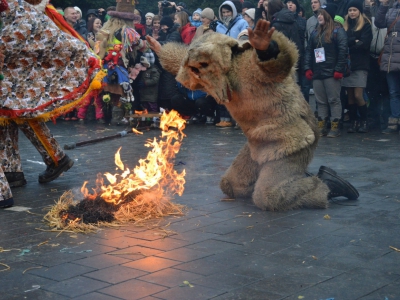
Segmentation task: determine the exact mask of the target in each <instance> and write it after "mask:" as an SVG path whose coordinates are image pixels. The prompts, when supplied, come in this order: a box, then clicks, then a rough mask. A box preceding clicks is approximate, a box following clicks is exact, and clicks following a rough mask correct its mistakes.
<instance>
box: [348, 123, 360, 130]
mask: <svg viewBox="0 0 400 300" xmlns="http://www.w3.org/2000/svg"><path fill="white" fill-rule="evenodd" d="M358 127H359V124H358V121H351V126H350V127H349V128H348V129H347V133H356V132H357V131H358Z"/></svg>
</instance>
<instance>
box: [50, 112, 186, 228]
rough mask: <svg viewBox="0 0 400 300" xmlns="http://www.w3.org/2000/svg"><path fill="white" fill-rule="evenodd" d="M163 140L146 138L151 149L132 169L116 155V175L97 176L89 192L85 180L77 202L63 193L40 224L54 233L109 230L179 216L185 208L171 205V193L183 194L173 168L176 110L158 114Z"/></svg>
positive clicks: (179, 129)
mask: <svg viewBox="0 0 400 300" xmlns="http://www.w3.org/2000/svg"><path fill="white" fill-rule="evenodd" d="M160 128H161V129H162V137H161V139H160V140H159V141H157V139H156V138H154V140H148V141H147V142H146V144H145V146H146V147H149V148H152V150H150V151H149V152H148V154H147V157H146V158H145V159H140V160H139V164H138V165H137V166H136V167H135V168H134V169H133V170H132V171H131V170H130V169H129V168H127V167H125V166H124V164H123V163H122V161H121V158H120V154H119V152H120V150H121V148H120V149H118V151H117V153H116V154H115V164H116V165H117V167H118V168H119V169H120V171H121V172H122V173H121V174H114V175H112V174H110V173H105V174H104V177H105V178H106V179H107V181H108V185H105V184H104V177H103V175H101V174H98V176H97V180H96V187H95V188H92V193H90V192H89V190H88V188H87V187H86V186H87V184H88V182H84V184H83V186H82V188H81V192H82V194H83V200H82V201H76V200H75V199H74V195H73V193H72V192H71V191H67V192H65V193H64V194H63V195H62V196H61V197H60V199H59V200H58V201H57V202H56V204H55V205H54V206H52V207H51V208H50V211H49V212H48V213H47V214H46V215H45V217H44V220H45V222H46V223H47V224H48V225H49V226H50V227H51V228H53V229H54V230H56V231H61V232H63V231H74V232H82V233H87V232H93V231H96V230H97V228H98V227H99V226H112V225H113V224H122V223H127V222H133V223H135V224H138V223H141V222H143V221H146V220H150V219H157V218H161V217H165V216H170V215H182V214H183V213H184V209H185V207H184V206H183V205H179V204H175V203H173V202H171V199H172V197H173V195H175V194H178V195H179V196H181V195H182V193H183V191H184V184H185V178H184V177H185V170H183V171H182V172H181V173H178V172H177V171H176V170H175V169H174V159H175V155H176V154H177V153H178V152H179V149H180V146H181V142H182V139H183V138H184V137H185V134H184V133H183V129H184V128H185V120H183V119H182V118H180V117H179V115H178V113H177V112H176V111H171V112H170V113H168V114H167V113H163V115H162V117H161V122H160Z"/></svg>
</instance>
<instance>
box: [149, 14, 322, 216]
mask: <svg viewBox="0 0 400 300" xmlns="http://www.w3.org/2000/svg"><path fill="white" fill-rule="evenodd" d="M260 22H261V23H260ZM260 22H258V23H257V26H256V28H255V29H254V31H251V32H253V34H257V35H258V36H259V40H260V41H261V40H262V39H263V36H262V35H263V34H264V35H267V34H270V36H269V37H270V42H269V45H268V47H267V48H266V49H260V47H258V48H256V47H255V46H254V45H253V46H254V47H253V46H252V44H254V42H253V43H252V41H253V40H252V38H250V39H249V41H246V42H244V43H241V42H239V41H238V40H235V39H233V38H231V37H228V36H225V35H222V34H218V33H213V34H207V35H204V36H202V37H201V38H199V39H197V40H195V41H193V43H192V44H191V45H190V46H189V47H187V46H184V45H179V44H176V43H168V44H165V45H164V46H162V47H161V49H154V50H156V51H157V53H158V55H159V58H160V61H161V63H162V65H163V67H164V68H165V69H166V70H167V71H168V72H170V73H172V74H176V75H177V77H176V79H177V80H178V81H179V82H181V83H182V84H183V85H184V86H186V87H187V88H189V89H191V90H203V91H205V92H207V93H208V94H210V95H211V96H213V97H214V98H215V100H216V101H217V102H218V103H220V104H224V105H225V106H226V108H227V109H228V111H229V112H230V114H231V116H232V117H233V118H234V119H235V120H236V122H237V123H238V124H239V125H240V128H241V129H242V130H243V133H244V134H245V136H246V137H247V143H246V144H245V145H244V146H243V148H242V149H241V150H240V152H239V154H238V156H237V157H236V158H235V160H234V161H233V163H232V165H231V166H230V167H229V169H228V170H227V171H226V173H225V174H224V175H223V177H222V179H221V182H220V187H221V189H222V191H223V192H224V193H225V194H226V195H228V196H229V197H231V198H249V197H252V199H253V201H254V203H255V205H256V206H258V207H259V208H260V209H262V210H269V211H285V210H291V209H296V208H300V207H308V208H326V207H327V205H328V193H329V188H328V186H327V185H326V184H325V183H323V182H322V181H321V180H320V179H319V178H318V177H316V176H309V177H306V176H305V172H306V170H307V166H308V165H309V163H310V162H311V160H312V158H313V154H314V150H315V148H316V146H317V143H318V139H319V131H318V126H317V123H316V119H315V117H314V114H313V112H312V111H311V109H310V107H309V105H308V103H307V102H306V101H305V100H304V98H303V96H302V94H301V91H300V88H299V86H298V85H297V84H296V82H295V77H294V74H295V66H296V63H297V60H298V52H297V49H296V46H295V45H294V44H293V43H292V42H291V41H289V40H288V39H287V38H286V37H285V36H284V35H283V34H281V33H280V32H274V29H269V23H268V22H266V21H260ZM266 24H268V25H266ZM249 37H250V32H249ZM148 41H149V43H150V44H152V40H151V38H148ZM182 58H183V59H182Z"/></svg>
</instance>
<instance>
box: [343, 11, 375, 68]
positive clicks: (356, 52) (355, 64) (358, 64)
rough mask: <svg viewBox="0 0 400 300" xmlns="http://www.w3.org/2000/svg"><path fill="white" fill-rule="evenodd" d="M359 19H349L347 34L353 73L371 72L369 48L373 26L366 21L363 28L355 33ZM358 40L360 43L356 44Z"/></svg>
mask: <svg viewBox="0 0 400 300" xmlns="http://www.w3.org/2000/svg"><path fill="white" fill-rule="evenodd" d="M357 20H358V18H357V19H354V20H352V19H350V18H348V19H347V22H348V23H349V29H348V30H347V31H346V33H347V43H348V45H349V52H350V62H351V71H357V70H366V71H368V70H369V51H370V50H369V48H370V46H371V41H372V29H371V24H370V23H369V22H368V21H367V20H365V23H364V26H363V28H361V30H359V31H354V29H355V27H356V23H357ZM356 40H358V42H357V43H356Z"/></svg>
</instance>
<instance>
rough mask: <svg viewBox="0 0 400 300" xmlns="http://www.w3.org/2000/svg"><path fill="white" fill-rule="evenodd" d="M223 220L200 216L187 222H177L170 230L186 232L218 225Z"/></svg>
mask: <svg viewBox="0 0 400 300" xmlns="http://www.w3.org/2000/svg"><path fill="white" fill-rule="evenodd" d="M224 220H225V219H222V218H215V217H210V216H208V215H206V216H199V217H195V218H191V219H189V220H186V221H185V222H175V223H173V224H171V226H169V228H170V229H171V230H173V231H176V232H186V231H189V230H193V229H198V228H203V227H205V226H207V225H209V224H216V223H219V222H222V221H224Z"/></svg>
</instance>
